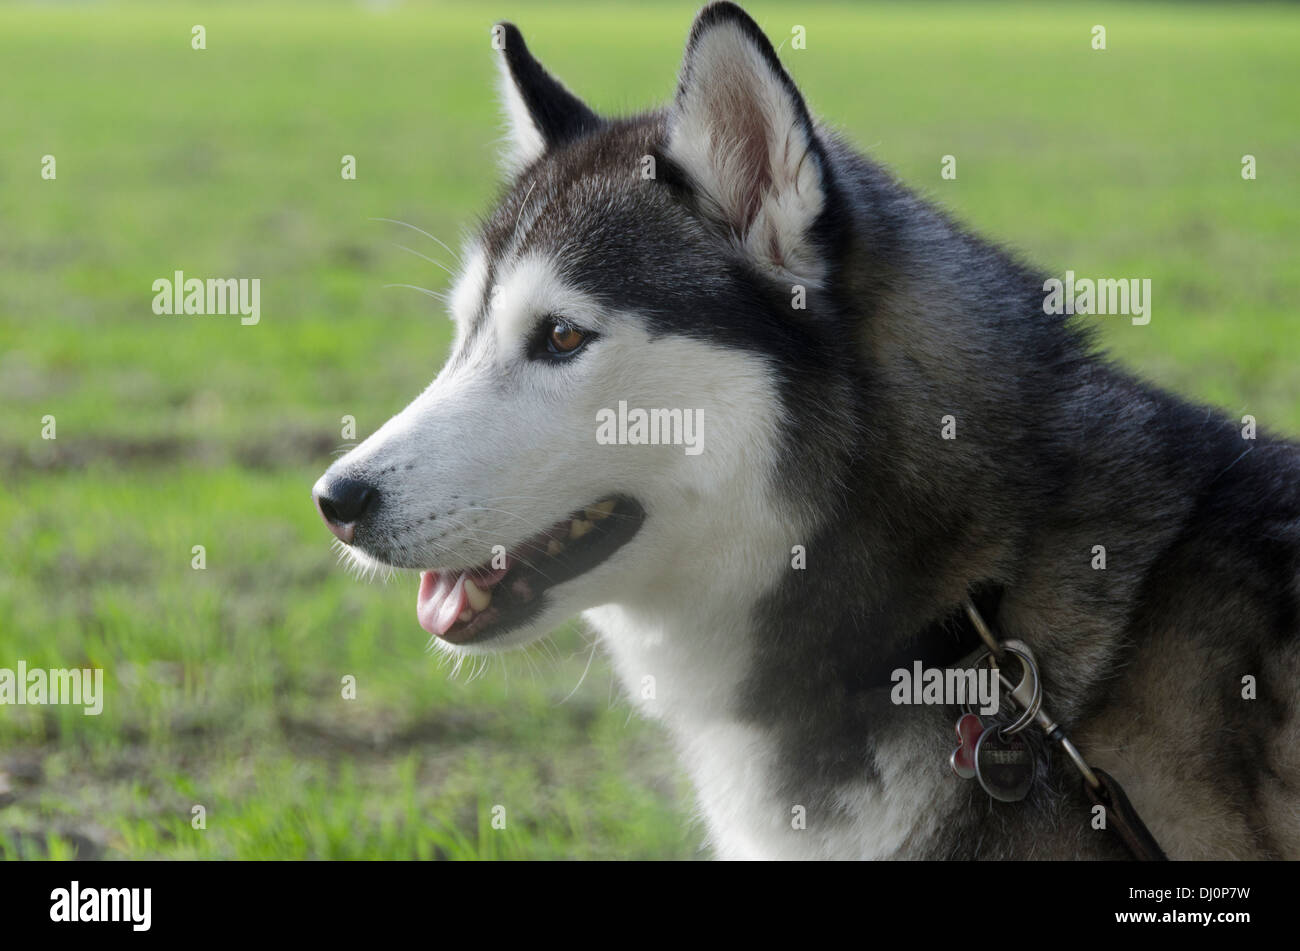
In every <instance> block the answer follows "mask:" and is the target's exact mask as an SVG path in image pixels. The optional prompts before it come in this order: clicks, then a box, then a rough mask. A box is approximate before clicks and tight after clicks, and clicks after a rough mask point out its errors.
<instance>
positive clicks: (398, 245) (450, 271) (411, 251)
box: [393, 244, 456, 277]
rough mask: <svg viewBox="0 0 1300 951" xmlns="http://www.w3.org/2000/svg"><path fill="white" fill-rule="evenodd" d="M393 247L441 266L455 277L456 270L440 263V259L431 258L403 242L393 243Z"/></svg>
mask: <svg viewBox="0 0 1300 951" xmlns="http://www.w3.org/2000/svg"><path fill="white" fill-rule="evenodd" d="M393 247H395V248H400V249H401V250H403V251H406V252H408V253H409V254H414V255H415V256H416V257H417V258H421V259H423V260H425V261H428V262H429V263H430V264H436V265H438V267H440V268H442V269H443V270H444V271H446V272H447V273H448V274H450V275H451V276H452V277H455V276H456V272H455V271H453V270H452V269H451V268H449V267H447V265H445V264H443V263H442V262H441V261H439V260H438V259H437V258H431V257H429V256H428V255H427V254H421V253H420V252H419V251H416V250H415V249H414V248H408V247H407V246H406V245H404V244H394V245H393Z"/></svg>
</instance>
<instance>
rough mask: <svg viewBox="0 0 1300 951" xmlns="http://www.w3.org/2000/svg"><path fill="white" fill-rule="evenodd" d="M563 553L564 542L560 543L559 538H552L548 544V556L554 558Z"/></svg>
mask: <svg viewBox="0 0 1300 951" xmlns="http://www.w3.org/2000/svg"><path fill="white" fill-rule="evenodd" d="M562 551H564V542H562V541H560V540H559V539H558V538H552V539H551V540H550V541H549V542H547V543H546V554H548V555H550V556H551V557H552V558H554V557H555V556H556V555H558V554H559V553H560V552H562Z"/></svg>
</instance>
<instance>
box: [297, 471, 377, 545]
mask: <svg viewBox="0 0 1300 951" xmlns="http://www.w3.org/2000/svg"><path fill="white" fill-rule="evenodd" d="M311 497H312V499H313V500H315V502H316V511H318V512H320V517H321V518H323V519H325V524H326V525H328V526H329V529H330V531H331V532H333V533H334V534H335V535H336V536H337V537H338V539H339V541H341V542H343V543H344V544H347V545H351V544H352V537H353V535H355V534H356V530H357V522H358V521H360V520H361V517H362V516H363V515H365V514H366V511H367V510H368V509H369V508H371V507H372V506H373V505H374V504H375V502H376V501H377V500H378V499H379V490H378V489H376V488H375V487H374V486H372V485H367V484H366V483H364V482H358V481H357V480H356V479H334V480H333V481H331V482H326V481H325V480H324V479H321V480H320V481H319V482H317V483H316V485H315V486H314V487H313V488H312V490H311Z"/></svg>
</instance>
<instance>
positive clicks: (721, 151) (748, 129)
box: [665, 3, 828, 278]
mask: <svg viewBox="0 0 1300 951" xmlns="http://www.w3.org/2000/svg"><path fill="white" fill-rule="evenodd" d="M665 152H666V154H667V156H668V157H669V158H670V159H671V160H672V161H673V162H675V163H676V164H677V165H678V166H679V167H680V168H681V169H682V170H683V171H684V172H685V173H686V176H687V177H688V179H689V181H690V184H691V186H692V187H693V189H694V191H695V193H696V195H697V196H698V198H699V199H700V201H701V203H702V204H703V206H704V209H705V212H706V214H708V215H709V216H710V217H713V218H715V219H716V220H717V221H718V222H719V223H720V224H721V225H722V226H723V227H724V228H726V229H728V230H729V231H730V233H731V234H732V235H733V236H734V237H735V238H736V240H738V242H739V243H740V244H741V246H742V247H743V248H744V250H745V251H746V253H747V254H748V255H749V256H751V257H752V258H753V259H754V260H755V261H756V262H757V263H759V264H761V265H765V266H767V267H770V268H776V269H779V270H781V271H784V272H787V273H791V274H795V275H805V276H809V277H812V278H815V277H816V274H817V272H818V270H819V266H818V264H817V256H816V253H815V249H814V248H813V247H812V244H811V242H810V240H809V231H810V229H811V226H812V224H813V222H814V221H815V220H816V219H817V216H818V215H819V214H820V213H821V210H822V208H823V207H824V205H825V204H826V195H827V179H826V176H827V174H828V172H827V164H826V159H825V153H824V152H823V150H822V147H821V145H820V143H819V142H818V140H817V135H816V131H815V130H814V128H813V123H812V119H811V118H810V117H809V115H808V109H807V107H806V106H805V105H804V101H803V97H802V96H801V95H800V94H799V90H798V89H797V88H796V87H795V84H794V82H793V81H792V80H791V79H790V77H789V76H788V75H787V74H786V71H785V70H784V69H782V68H781V63H780V60H778V59H777V57H776V51H775V50H773V49H772V44H771V43H770V42H768V39H767V37H766V36H764V35H763V32H762V30H760V29H759V28H758V24H756V23H755V22H754V21H753V20H751V19H750V18H749V16H748V15H747V14H746V13H745V12H744V11H743V10H741V9H740V8H739V7H737V6H735V5H734V4H731V3H715V4H712V5H710V6H708V7H706V8H705V9H704V10H703V11H701V13H700V15H699V16H698V17H697V18H696V20H695V25H694V26H693V27H692V28H691V36H690V39H689V40H688V41H687V44H686V57H685V61H684V62H683V63H682V72H681V77H680V79H679V81H678V86H677V98H676V101H675V102H674V103H673V105H672V107H671V109H670V111H669V119H668V142H667V147H666V149H665Z"/></svg>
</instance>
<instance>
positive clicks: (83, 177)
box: [0, 3, 1300, 858]
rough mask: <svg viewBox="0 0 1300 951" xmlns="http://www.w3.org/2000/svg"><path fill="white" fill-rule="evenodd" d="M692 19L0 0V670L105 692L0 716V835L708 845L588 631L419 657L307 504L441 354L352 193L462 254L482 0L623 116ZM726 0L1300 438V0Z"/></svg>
mask: <svg viewBox="0 0 1300 951" xmlns="http://www.w3.org/2000/svg"><path fill="white" fill-rule="evenodd" d="M693 12H694V5H693V4H691V3H663V4H656V5H628V6H590V5H575V4H564V3H547V4H545V5H540V4H539V5H530V4H525V3H513V4H511V3H505V4H498V5H495V6H491V5H489V6H486V7H485V6H484V5H481V4H471V3H465V4H461V5H455V4H448V5H439V6H430V5H415V4H412V5H409V6H398V7H394V8H387V7H380V6H378V5H376V6H366V5H343V4H339V5H327V4H307V3H303V4H298V5H296V4H284V3H274V4H247V5H241V4H222V5H220V6H216V7H213V8H211V9H206V8H203V7H198V6H195V7H190V6H186V5H183V4H172V3H168V4H161V3H160V4H157V5H121V6H119V5H106V6H99V5H96V6H83V5H70V6H63V5H59V6H57V7H55V6H46V5H18V6H6V7H3V8H0V76H2V77H3V91H2V92H0V129H2V130H4V134H3V136H2V137H0V479H2V481H0V486H2V487H0V526H2V527H3V529H4V539H5V544H4V546H3V548H0V667H10V668H12V667H14V666H16V663H17V661H18V660H20V659H21V660H25V661H26V662H27V664H28V665H29V666H46V667H49V666H54V667H70V666H83V665H93V666H99V667H102V668H104V670H105V684H106V690H107V698H106V701H105V707H104V712H103V714H102V715H101V716H98V717H87V716H83V715H82V714H81V713H80V711H79V709H72V708H67V707H53V706H47V707H15V706H4V707H0V854H3V855H4V856H6V857H10V858H12V857H20V858H31V857H45V856H49V857H55V858H62V857H72V856H76V855H80V856H82V857H104V858H142V857H168V858H193V857H221V858H414V857H449V858H492V857H511V858H524V857H545V858H559V857H578V858H585V857H593V858H594V857H634V858H687V857H695V856H702V855H705V854H707V853H706V852H705V851H704V850H703V848H702V846H701V839H702V831H701V829H700V827H699V826H698V825H696V824H695V823H694V822H693V821H692V819H691V798H690V791H689V788H688V786H687V784H686V782H685V780H684V779H683V777H682V776H681V774H680V773H679V771H678V769H677V767H676V765H675V762H674V759H673V757H672V755H671V751H670V750H669V749H668V745H667V742H666V739H665V737H664V735H663V734H662V732H661V731H660V729H659V728H658V727H656V726H654V725H652V724H646V723H643V722H642V721H640V720H639V719H638V718H636V717H635V716H634V715H632V714H631V712H630V707H629V705H628V704H627V702H626V701H624V700H623V699H621V697H620V696H619V692H618V690H617V688H616V686H615V685H614V684H613V682H612V675H611V672H610V670H609V668H608V665H607V664H606V663H605V662H604V660H603V658H602V657H601V656H600V654H598V653H597V654H596V656H595V658H594V660H591V662H590V668H589V669H588V662H589V658H590V657H591V648H590V645H589V642H588V640H587V639H586V638H585V637H584V636H583V635H582V634H581V633H580V632H579V631H578V630H576V629H568V630H564V631H560V632H557V634H556V635H555V637H554V638H553V639H552V641H551V642H550V643H549V644H548V645H546V646H544V647H541V648H536V649H534V650H533V651H532V652H530V653H528V654H522V655H517V656H511V657H507V658H500V659H497V660H495V661H494V662H493V663H492V664H491V665H490V666H488V667H487V668H486V669H485V670H483V671H482V672H481V676H477V677H474V678H470V677H469V676H467V675H466V674H467V672H462V675H461V676H460V677H458V678H455V679H453V678H450V677H449V676H448V672H447V671H446V670H444V669H441V668H440V667H439V666H438V663H437V661H436V660H435V658H434V656H433V655H429V654H426V653H425V652H424V645H425V641H426V637H425V635H424V634H423V632H422V631H421V630H420V629H419V627H418V626H417V624H416V621H415V610H414V603H415V584H414V582H413V580H412V579H411V578H409V577H407V578H404V579H402V580H401V581H399V582H395V583H392V584H389V585H384V584H380V583H373V584H367V583H363V582H359V581H357V580H355V579H354V578H353V577H352V576H350V575H349V574H348V573H347V572H345V571H344V570H343V569H342V568H340V567H338V566H336V564H335V558H334V555H333V554H332V553H331V551H330V546H329V536H328V534H327V533H326V532H325V530H324V528H323V527H322V526H321V525H320V523H319V520H318V519H317V516H316V514H315V513H314V511H313V510H312V507H311V504H310V500H309V489H310V486H311V484H312V482H313V481H314V480H315V479H316V477H317V476H318V475H319V473H320V472H321V471H323V469H324V468H325V466H326V465H328V463H329V461H330V460H331V459H332V458H333V456H332V452H333V451H334V450H336V449H337V448H338V447H340V446H341V445H342V444H343V442H344V439H343V437H342V436H341V434H340V419H341V417H343V416H344V415H352V416H354V417H355V418H356V421H357V435H358V437H364V436H365V435H366V434H368V433H369V432H371V431H372V430H373V429H374V428H376V427H377V426H378V425H379V424H380V423H382V422H383V421H384V420H385V419H386V418H387V417H388V416H389V415H390V414H391V413H393V412H395V411H396V410H397V409H399V408H401V407H402V406H403V405H405V403H406V402H407V401H408V400H409V399H410V398H411V397H412V396H414V395H415V393H416V392H417V391H418V390H419V389H420V388H421V387H423V386H424V385H425V384H426V383H427V382H428V380H429V379H430V378H431V377H432V376H433V375H434V373H435V372H436V370H437V368H438V367H439V365H440V363H441V361H442V359H443V357H444V355H445V352H446V348H447V344H448V340H449V331H450V327H449V324H448V322H447V320H446V319H445V317H444V316H443V315H442V313H441V311H440V307H439V305H438V304H437V303H436V302H435V301H433V300H431V299H429V298H428V297H426V296H423V295H421V294H419V293H418V292H415V291H412V290H408V289H403V288H386V287H385V286H384V285H387V284H414V285H420V286H423V287H426V288H431V289H433V290H444V289H445V288H446V285H447V274H446V273H445V272H444V271H442V270H441V269H440V268H439V267H437V266H436V265H434V264H431V263H429V262H428V261H426V260H424V259H422V258H421V257H418V256H415V255H412V254H410V253H407V251H405V250H403V249H402V247H401V246H405V247H407V248H410V249H412V250H414V251H416V252H418V253H419V254H421V255H427V256H429V257H433V258H439V259H441V260H443V261H445V262H446V263H449V264H450V263H451V262H450V261H449V260H447V255H446V254H445V253H444V252H442V251H441V249H440V248H438V246H437V245H435V244H434V243H433V242H431V241H429V240H428V239H427V238H425V237H423V236H421V235H420V234H417V233H416V232H414V231H412V230H409V229H407V228H403V227H401V226H398V225H394V224H389V223H385V222H380V221H374V220H372V219H375V218H391V219H399V220H401V221H405V222H409V223H411V224H413V225H416V226H418V227H419V228H422V229H425V230H427V231H428V232H430V233H431V234H434V235H437V236H438V237H439V238H441V239H443V240H444V241H447V242H448V243H450V244H453V246H454V244H455V242H456V240H457V239H458V237H459V235H460V234H461V233H462V231H463V230H464V229H467V228H469V227H471V226H472V225H473V222H474V221H475V217H476V215H478V214H479V213H481V212H483V211H484V210H485V209H486V208H487V206H488V204H489V202H490V201H491V199H492V196H493V195H494V193H495V191H496V189H497V187H498V186H497V183H496V181H495V162H496V159H495V156H496V148H497V140H498V139H499V137H500V135H501V127H500V122H499V113H498V111H497V107H496V103H495V81H494V80H495V74H494V68H495V64H494V62H493V58H492V57H493V53H492V51H491V50H490V48H489V34H488V27H489V26H490V23H491V20H492V18H493V17H495V16H501V17H509V18H511V19H513V20H515V21H516V22H517V23H519V24H520V26H521V27H522V28H523V30H524V33H525V35H526V37H527V38H528V41H529V43H530V45H531V47H532V48H533V49H534V51H535V52H536V53H537V55H538V56H539V57H540V58H541V59H542V60H543V61H544V62H545V63H546V64H547V65H548V66H549V67H550V68H551V69H553V70H554V71H555V72H556V73H557V74H558V75H560V76H561V77H563V78H564V79H565V80H566V82H568V83H569V85H570V86H572V87H573V88H574V89H576V90H578V91H579V92H580V93H582V94H583V95H584V96H585V97H586V98H587V99H588V101H589V102H591V103H592V104H593V105H594V106H596V107H597V108H599V109H603V110H607V111H619V110H625V109H633V108H640V107H645V106H649V105H651V104H654V103H659V102H662V101H664V100H665V99H666V98H667V97H668V95H669V94H670V93H671V90H672V88H673V83H674V76H675V71H676V68H677V64H678V60H679V57H680V53H681V44H682V41H683V39H684V37H685V34H686V31H687V29H688V27H689V24H690V19H691V17H692V15H693ZM752 12H754V13H755V15H756V18H757V19H758V20H759V21H760V23H762V24H763V26H764V27H765V29H766V30H767V31H768V33H769V35H771V36H773V37H774V38H775V41H776V42H780V41H781V38H783V37H789V36H790V31H791V27H792V26H793V25H794V24H796V23H798V24H800V25H802V26H804V27H805V28H806V30H807V37H808V42H807V49H803V50H792V49H790V48H789V47H790V44H789V43H787V44H786V48H785V49H784V50H783V51H782V55H783V57H784V59H785V61H786V63H787V64H788V66H789V67H790V69H791V71H792V73H793V74H794V76H795V77H796V79H797V80H798V81H799V82H800V83H801V85H802V87H803V89H804V92H805V95H806V96H807V98H808V99H809V101H810V103H811V104H812V106H813V108H814V109H815V110H817V111H818V112H819V113H820V114H821V115H822V116H824V117H826V118H827V119H828V120H829V121H831V122H832V123H833V124H835V125H837V126H838V127H840V128H842V129H843V130H845V131H846V132H847V133H849V134H850V135H851V136H852V138H853V139H854V140H855V141H857V142H858V143H859V144H860V145H862V146H864V147H867V148H868V149H869V150H870V151H871V152H872V154H874V155H875V156H876V157H877V158H879V159H881V160H883V161H885V162H887V163H888V164H890V165H892V166H893V167H894V168H895V169H896V171H897V172H898V174H899V175H900V177H902V178H903V179H904V180H905V181H908V182H910V183H912V184H913V185H914V186H915V187H917V188H918V189H920V190H922V191H923V192H924V193H926V194H927V195H929V196H931V197H932V198H934V199H935V200H937V201H939V202H941V203H942V204H944V205H945V206H947V207H949V208H950V209H951V210H952V211H953V212H954V213H955V214H957V215H958V216H959V217H961V218H963V219H965V220H966V221H967V222H968V223H970V224H971V225H972V226H973V227H975V228H976V229H978V230H981V231H983V232H984V233H986V234H988V235H990V236H993V237H996V238H998V239H1000V240H1002V241H1003V242H1005V243H1007V244H1009V245H1011V246H1012V247H1014V248H1016V249H1018V250H1019V251H1020V252H1022V253H1023V254H1025V255H1026V256H1028V257H1030V258H1031V259H1032V260H1034V261H1036V262H1037V263H1038V264H1040V265H1041V266H1042V267H1043V268H1044V269H1045V271H1047V272H1048V273H1051V274H1058V275H1059V274H1061V273H1063V272H1064V271H1065V269H1067V268H1070V269H1073V270H1074V271H1076V272H1077V273H1079V274H1080V275H1091V276H1111V277H1121V276H1136V277H1149V278H1151V280H1152V283H1153V300H1154V306H1153V315H1152V320H1151V323H1150V324H1149V325H1147V326H1144V327H1135V326H1132V325H1131V324H1129V322H1128V321H1127V320H1125V319H1117V318H1111V319H1109V320H1108V321H1104V331H1103V340H1104V342H1105V343H1106V345H1107V346H1108V347H1109V348H1111V349H1112V350H1113V351H1114V352H1115V353H1116V354H1117V355H1118V356H1119V357H1120V359H1122V360H1123V361H1124V362H1126V363H1128V364H1129V365H1131V366H1134V367H1136V368H1139V369H1141V370H1142V371H1144V372H1145V373H1147V374H1148V375H1150V376H1151V377H1153V378H1154V379H1155V380H1157V381H1158V382H1161V383H1163V384H1166V385H1168V386H1170V387H1173V388H1175V389H1177V390H1179V391H1181V392H1183V393H1185V394H1188V395H1191V396H1194V397H1197V398H1201V399H1205V400H1209V401H1213V402H1216V403H1218V404H1220V405H1221V406H1223V407H1224V409H1225V410H1227V411H1228V412H1230V413H1233V414H1235V415H1238V416H1240V415H1241V414H1244V413H1252V414H1254V415H1255V416H1256V417H1257V418H1258V419H1259V421H1260V424H1261V426H1263V427H1266V428H1272V429H1277V430H1282V431H1286V432H1291V433H1293V434H1294V433H1300V399H1298V398H1297V392H1298V390H1297V370H1296V368H1297V365H1298V363H1297V361H1298V358H1300V332H1298V331H1300V317H1298V316H1297V302H1298V301H1300V201H1298V200H1297V199H1298V198H1300V185H1298V183H1297V171H1298V170H1300V99H1298V98H1297V96H1296V90H1297V89H1300V10H1297V9H1295V8H1287V7H1280V6H1276V7H1244V6H1238V5H1232V6H1231V7H1223V8H1220V7H1215V6H1200V5H1192V6H1187V5H1178V6H1173V5H1170V6H1131V5H1110V6H1095V5H1089V6H1087V7H1086V8H1083V7H1072V6H1060V7H1056V6H1050V5H1044V4H1031V5H1015V6H1012V5H991V6H958V5H955V4H946V3H943V4H938V3H936V4H907V5H897V6H884V7H879V8H876V7H864V6H861V5H856V4H854V5H849V4H825V5H822V4H807V3H800V4H790V5H788V6H787V5H784V4H780V3H761V4H754V5H753V7H752ZM1096 23H1099V24H1102V25H1104V26H1105V27H1106V30H1107V46H1108V49H1107V50H1106V51H1104V52H1096V51H1093V50H1092V49H1091V47H1090V43H1089V40H1090V33H1089V31H1090V29H1091V27H1092V26H1093V24H1096ZM194 24H203V25H204V26H205V28H206V33H207V35H206V41H207V48H206V49H205V50H202V51H196V50H193V49H191V45H190V38H191V27H192V26H193V25H194ZM1247 153H1249V154H1252V155H1254V156H1256V159H1257V163H1258V179H1257V180H1255V181H1243V179H1242V177H1241V174H1240V169H1241V160H1242V156H1243V155H1244V154H1247ZM345 154H351V155H355V156H356V158H357V175H358V177H357V179H356V180H355V181H344V180H342V178H341V176H340V160H341V157H342V156H343V155H345ZM945 154H952V155H955V156H956V157H957V162H958V178H957V180H956V181H944V180H942V179H941V178H940V175H939V170H940V159H941V156H943V155H945ZM45 155H53V156H54V157H55V160H56V162H57V166H56V168H57V177H56V178H55V179H53V180H45V179H42V177H41V163H42V157H43V156H45ZM177 269H182V270H184V271H186V272H187V274H189V275H192V276H227V275H230V276H246V277H260V278H261V281H262V300H261V321H260V323H259V324H258V325H256V326H241V325H240V323H239V321H238V320H237V319H235V318H229V317H227V318H217V317H160V316H156V315H155V314H154V313H153V312H152V310H151V307H150V303H151V300H152V296H153V295H152V291H151V284H152V282H153V281H154V279H156V278H158V277H163V276H170V275H171V273H172V272H173V271H174V270H177ZM47 415H48V416H53V417H55V420H56V426H57V438H56V439H54V440H47V439H42V419H43V417H45V416H47ZM195 545H203V546H205V549H206V568H205V569H204V570H195V569H194V568H192V566H191V559H192V557H193V556H192V554H191V551H192V548H193V546H195ZM584 672H585V676H584ZM349 675H350V676H352V677H355V678H356V683H357V698H356V699H355V700H347V699H344V698H343V696H342V688H341V682H342V679H343V678H344V677H345V676H349ZM566 698H567V699H566ZM196 804H201V805H203V806H204V807H205V809H206V819H207V821H206V828H205V829H202V830H196V829H194V828H192V825H191V809H192V807H193V806H194V805H196ZM497 805H501V806H504V807H505V810H506V817H507V822H506V828H505V829H504V830H497V829H493V828H492V827H491V824H490V819H491V816H492V810H493V807H494V806H497Z"/></svg>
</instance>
